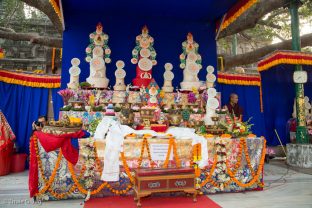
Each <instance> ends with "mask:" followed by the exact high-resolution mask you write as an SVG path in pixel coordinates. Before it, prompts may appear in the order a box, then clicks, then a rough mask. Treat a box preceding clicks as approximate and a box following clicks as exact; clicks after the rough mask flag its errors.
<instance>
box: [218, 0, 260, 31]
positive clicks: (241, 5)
mask: <svg viewBox="0 0 312 208" xmlns="http://www.w3.org/2000/svg"><path fill="white" fill-rule="evenodd" d="M257 1H258V0H241V1H239V2H238V3H237V4H235V5H234V6H233V7H232V8H231V9H230V10H229V11H228V12H227V14H226V17H225V19H224V21H223V24H222V26H221V30H224V29H225V28H227V27H228V26H229V25H230V24H231V23H233V22H234V21H235V20H236V19H237V18H239V17H240V16H241V15H242V14H243V13H244V12H246V11H247V10H248V9H249V8H250V7H251V6H253V5H254V4H255V3H257ZM219 25H220V22H219V23H217V28H219Z"/></svg>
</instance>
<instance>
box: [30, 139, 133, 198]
mask: <svg viewBox="0 0 312 208" xmlns="http://www.w3.org/2000/svg"><path fill="white" fill-rule="evenodd" d="M33 139H34V148H35V150H36V157H37V159H38V167H39V170H40V175H41V177H42V179H43V181H44V183H45V186H44V187H43V188H42V189H41V190H40V191H39V192H38V193H37V194H36V196H38V195H41V194H44V193H45V192H46V191H49V192H50V193H51V195H52V196H54V197H55V198H57V199H63V198H66V197H67V196H68V195H69V194H71V193H72V192H73V191H74V190H75V189H76V188H77V189H78V190H79V191H80V192H81V193H83V194H86V195H94V194H97V193H99V192H100V191H101V190H102V189H103V188H108V189H109V190H110V191H111V192H112V193H114V194H126V193H127V192H128V191H129V190H130V189H131V188H132V186H131V184H129V185H128V186H127V188H126V189H124V190H116V189H114V188H112V187H111V185H110V184H108V183H107V182H103V183H102V184H101V185H100V186H99V187H98V188H97V189H95V190H93V191H91V190H90V187H89V188H88V189H85V188H83V186H82V185H81V184H80V182H79V180H81V179H82V178H83V176H85V175H86V174H85V173H86V172H87V171H86V170H87V169H88V165H85V166H83V167H82V169H81V171H80V175H79V176H78V177H77V176H76V174H75V170H74V166H73V165H72V164H71V163H70V162H68V169H69V172H70V173H71V178H72V180H73V181H74V184H73V185H72V187H71V188H70V189H69V190H68V191H66V192H64V193H56V192H55V191H54V190H53V188H52V184H53V181H54V179H55V176H56V174H57V170H58V168H59V166H60V163H61V160H62V157H63V154H62V151H61V150H60V152H59V154H58V157H57V160H56V163H55V167H54V169H53V171H52V174H51V176H50V178H49V179H47V178H46V177H45V175H44V169H43V165H42V161H41V159H40V155H39V148H38V138H37V137H33ZM30 145H31V143H30ZM89 168H90V167H89Z"/></svg>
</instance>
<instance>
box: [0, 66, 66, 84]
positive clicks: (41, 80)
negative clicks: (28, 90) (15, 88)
mask: <svg viewBox="0 0 312 208" xmlns="http://www.w3.org/2000/svg"><path fill="white" fill-rule="evenodd" d="M0 81H1V82H5V83H9V84H17V85H23V86H27V87H42V88H59V87H60V86H61V77H60V76H47V75H35V74H26V73H19V72H12V71H7V70H2V69H0Z"/></svg>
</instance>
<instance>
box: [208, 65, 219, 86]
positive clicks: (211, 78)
mask: <svg viewBox="0 0 312 208" xmlns="http://www.w3.org/2000/svg"><path fill="white" fill-rule="evenodd" d="M214 70H215V69H214V67H213V66H207V76H206V86H207V88H211V87H214V83H215V81H216V80H217V77H216V75H214V74H213V72H214Z"/></svg>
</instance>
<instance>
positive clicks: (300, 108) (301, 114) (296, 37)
mask: <svg viewBox="0 0 312 208" xmlns="http://www.w3.org/2000/svg"><path fill="white" fill-rule="evenodd" d="M299 6H300V0H290V6H289V12H290V16H291V35H292V50H294V51H301V43H300V31H299V15H298V8H299ZM295 70H296V71H302V66H301V65H296V66H295ZM295 89H296V111H297V112H296V113H297V131H296V141H297V143H308V140H307V128H306V119H305V107H304V86H303V84H298V83H296V84H295Z"/></svg>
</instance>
